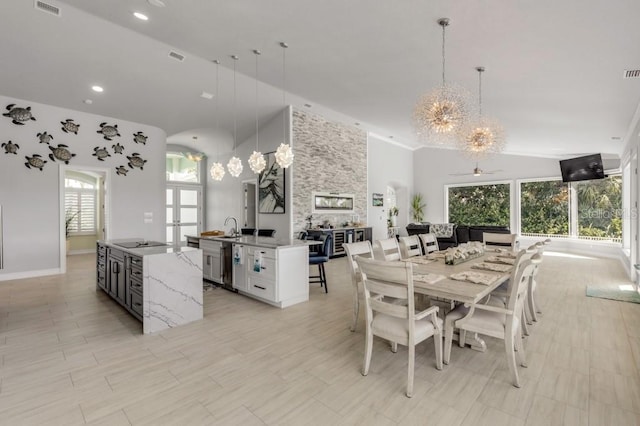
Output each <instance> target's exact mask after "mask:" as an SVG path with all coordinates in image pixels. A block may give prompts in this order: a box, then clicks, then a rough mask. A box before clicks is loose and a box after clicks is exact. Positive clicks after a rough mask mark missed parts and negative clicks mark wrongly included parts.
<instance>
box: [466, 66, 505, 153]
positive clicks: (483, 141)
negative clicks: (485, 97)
mask: <svg viewBox="0 0 640 426" xmlns="http://www.w3.org/2000/svg"><path fill="white" fill-rule="evenodd" d="M476 71H478V117H477V118H476V120H474V121H473V122H470V123H468V124H467V125H465V126H463V127H462V129H461V130H462V131H461V133H460V138H459V143H460V149H461V150H462V152H463V153H464V154H465V155H466V156H467V157H470V158H472V159H475V160H479V159H482V158H484V157H486V156H487V155H489V154H496V153H499V152H501V151H502V150H503V148H504V144H505V137H504V130H503V128H502V126H501V125H500V124H499V123H498V122H497V121H495V120H493V119H491V118H488V117H485V116H484V115H483V114H482V73H483V72H484V67H476Z"/></svg>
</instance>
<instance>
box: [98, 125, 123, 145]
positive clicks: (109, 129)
mask: <svg viewBox="0 0 640 426" xmlns="http://www.w3.org/2000/svg"><path fill="white" fill-rule="evenodd" d="M97 133H100V134H101V135H102V136H103V137H104V138H105V139H106V140H108V141H110V140H111V139H113V138H115V137H116V136H120V133H118V125H117V124H114V125H110V124H107V123H106V122H104V123H100V130H98V132H97Z"/></svg>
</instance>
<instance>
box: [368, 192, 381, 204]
mask: <svg viewBox="0 0 640 426" xmlns="http://www.w3.org/2000/svg"><path fill="white" fill-rule="evenodd" d="M371 204H372V205H373V206H374V207H382V206H383V205H384V197H383V195H382V194H379V193H377V192H374V193H373V194H371Z"/></svg>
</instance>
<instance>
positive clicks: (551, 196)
mask: <svg viewBox="0 0 640 426" xmlns="http://www.w3.org/2000/svg"><path fill="white" fill-rule="evenodd" d="M520 219H521V222H520V226H521V230H522V233H523V234H543V235H565V236H567V235H569V187H568V185H567V184H566V183H563V182H562V181H559V180H552V181H542V182H523V183H522V184H521V185H520Z"/></svg>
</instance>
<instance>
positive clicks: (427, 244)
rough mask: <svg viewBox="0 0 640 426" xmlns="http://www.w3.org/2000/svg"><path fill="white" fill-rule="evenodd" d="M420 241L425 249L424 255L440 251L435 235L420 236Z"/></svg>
mask: <svg viewBox="0 0 640 426" xmlns="http://www.w3.org/2000/svg"><path fill="white" fill-rule="evenodd" d="M418 237H420V241H422V247H423V248H424V254H429V253H433V252H435V251H439V250H440V248H439V247H438V239H437V238H436V235H435V234H420V235H418Z"/></svg>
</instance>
